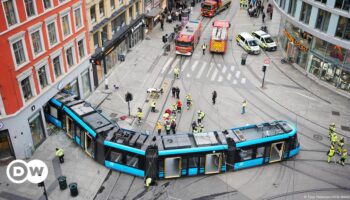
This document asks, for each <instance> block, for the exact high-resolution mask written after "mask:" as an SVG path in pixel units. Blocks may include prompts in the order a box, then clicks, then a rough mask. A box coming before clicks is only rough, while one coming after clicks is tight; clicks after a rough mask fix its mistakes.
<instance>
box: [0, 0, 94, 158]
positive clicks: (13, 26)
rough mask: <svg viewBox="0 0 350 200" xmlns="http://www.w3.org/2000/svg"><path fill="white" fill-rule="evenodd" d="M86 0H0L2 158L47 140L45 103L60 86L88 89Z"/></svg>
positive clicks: (24, 155)
mask: <svg viewBox="0 0 350 200" xmlns="http://www.w3.org/2000/svg"><path fill="white" fill-rule="evenodd" d="M85 6H86V3H85V0H40V1H39V0H1V1H0V47H1V59H0V66H1V67H0V160H1V159H7V158H18V159H20V158H29V157H30V156H31V154H32V152H33V151H34V150H35V149H36V148H37V147H38V146H39V145H40V144H41V143H42V142H43V141H44V140H45V138H46V137H47V136H48V135H47V127H46V121H45V116H44V112H43V107H44V106H45V104H46V103H47V102H48V101H49V100H50V98H52V97H53V96H54V95H55V94H57V93H58V92H59V91H60V90H62V89H65V90H66V91H69V92H71V93H75V94H77V95H78V96H80V97H81V98H84V97H86V96H88V95H89V93H91V91H92V73H91V72H92V70H91V69H90V64H89V58H90V53H91V52H90V50H89V48H88V43H89V40H88V36H89V35H88V29H87V26H86V21H85V19H86V17H87V16H86V12H85V11H86V7H85Z"/></svg>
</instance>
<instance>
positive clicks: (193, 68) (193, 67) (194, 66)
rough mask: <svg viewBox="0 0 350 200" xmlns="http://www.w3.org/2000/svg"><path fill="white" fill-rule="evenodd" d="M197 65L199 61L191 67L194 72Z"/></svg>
mask: <svg viewBox="0 0 350 200" xmlns="http://www.w3.org/2000/svg"><path fill="white" fill-rule="evenodd" d="M197 65H198V60H196V62H194V64H193V65H192V67H191V70H192V71H194V70H195V69H196V67H197Z"/></svg>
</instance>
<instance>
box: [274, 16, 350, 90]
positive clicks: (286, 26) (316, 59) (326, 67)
mask: <svg viewBox="0 0 350 200" xmlns="http://www.w3.org/2000/svg"><path fill="white" fill-rule="evenodd" d="M279 40H280V44H281V47H282V48H283V49H284V51H285V53H286V54H287V56H288V57H291V58H293V60H294V62H295V63H296V64H297V66H300V67H301V68H303V69H304V70H306V72H308V73H309V74H312V75H313V76H315V77H317V78H319V79H320V80H322V81H324V82H326V83H328V84H330V85H333V86H334V87H336V88H339V89H341V90H344V91H347V92H350V50H348V49H344V48H342V47H340V46H337V45H334V44H331V43H329V42H328V41H324V40H322V39H320V38H318V37H315V36H313V35H311V34H309V33H307V32H306V31H303V30H302V29H300V28H298V27H295V26H294V25H293V24H291V23H289V22H288V21H286V20H282V21H281V25H280V30H279Z"/></svg>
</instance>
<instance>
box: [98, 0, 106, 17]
mask: <svg viewBox="0 0 350 200" xmlns="http://www.w3.org/2000/svg"><path fill="white" fill-rule="evenodd" d="M98 6H99V9H100V17H104V16H105V8H104V3H103V0H102V1H100V3H99V4H98Z"/></svg>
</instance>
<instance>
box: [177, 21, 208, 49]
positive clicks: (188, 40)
mask: <svg viewBox="0 0 350 200" xmlns="http://www.w3.org/2000/svg"><path fill="white" fill-rule="evenodd" d="M201 33H202V23H201V22H200V21H189V22H188V23H187V24H186V25H185V26H184V27H183V28H182V30H181V31H180V33H179V34H178V35H177V36H176V39H175V50H176V51H175V52H176V54H181V55H188V56H189V55H192V53H193V51H194V48H196V46H197V44H198V42H199V39H200V37H201Z"/></svg>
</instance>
